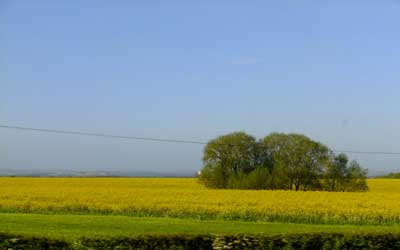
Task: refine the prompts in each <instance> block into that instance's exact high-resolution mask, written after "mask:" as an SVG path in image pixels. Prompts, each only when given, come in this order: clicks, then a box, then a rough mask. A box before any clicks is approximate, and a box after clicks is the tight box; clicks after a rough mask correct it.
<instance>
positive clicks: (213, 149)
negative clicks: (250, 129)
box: [200, 132, 257, 188]
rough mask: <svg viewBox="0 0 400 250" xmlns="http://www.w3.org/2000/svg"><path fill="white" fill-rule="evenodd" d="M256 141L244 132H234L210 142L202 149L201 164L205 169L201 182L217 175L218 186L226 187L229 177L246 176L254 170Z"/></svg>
mask: <svg viewBox="0 0 400 250" xmlns="http://www.w3.org/2000/svg"><path fill="white" fill-rule="evenodd" d="M256 148H257V142H256V139H255V138H254V137H253V136H251V135H248V134H246V133H244V132H235V133H231V134H227V135H223V136H219V137H218V138H216V139H214V140H211V141H210V142H209V143H208V144H207V145H206V147H205V149H204V156H203V162H204V164H205V166H206V167H205V168H204V169H203V171H206V173H203V171H202V174H201V175H200V177H201V180H202V181H203V182H205V180H204V179H205V178H211V176H212V175H218V178H220V181H218V186H219V187H222V188H227V187H228V180H229V178H230V177H231V176H233V175H235V174H238V173H244V174H248V173H250V172H251V171H252V170H254V169H255V167H256V163H257V149H256ZM213 178H217V177H213Z"/></svg>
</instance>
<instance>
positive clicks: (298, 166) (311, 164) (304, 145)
mask: <svg viewBox="0 0 400 250" xmlns="http://www.w3.org/2000/svg"><path fill="white" fill-rule="evenodd" d="M203 162H204V167H203V169H202V171H201V174H200V176H199V177H200V178H199V179H200V181H201V182H202V183H203V184H205V186H207V187H210V188H238V189H286V190H292V189H293V190H296V191H298V190H303V191H306V190H327V191H364V190H367V189H368V187H367V184H366V175H367V171H366V170H365V169H363V168H362V167H361V166H360V165H359V164H358V163H357V162H356V161H352V162H350V163H349V160H348V157H347V156H346V155H345V154H338V155H335V154H334V153H333V152H332V150H330V149H329V148H328V147H327V146H325V145H324V144H322V143H320V142H317V141H313V140H312V139H310V138H308V137H307V136H305V135H301V134H283V133H272V134H270V135H268V136H266V137H265V138H263V139H261V140H258V141H257V140H256V138H255V137H253V136H251V135H248V134H246V133H244V132H234V133H230V134H227V135H223V136H219V137H217V138H215V139H213V140H211V141H210V142H209V143H208V144H207V145H206V147H205V149H204V156H203Z"/></svg>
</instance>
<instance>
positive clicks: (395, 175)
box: [378, 172, 400, 179]
mask: <svg viewBox="0 0 400 250" xmlns="http://www.w3.org/2000/svg"><path fill="white" fill-rule="evenodd" d="M378 178H383V179H400V172H399V173H390V174H387V175H384V176H379V177H378Z"/></svg>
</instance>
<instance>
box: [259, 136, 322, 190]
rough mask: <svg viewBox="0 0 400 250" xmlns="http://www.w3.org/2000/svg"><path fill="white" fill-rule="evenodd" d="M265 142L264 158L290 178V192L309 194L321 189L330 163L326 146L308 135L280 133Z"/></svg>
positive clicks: (264, 140)
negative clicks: (321, 182)
mask: <svg viewBox="0 0 400 250" xmlns="http://www.w3.org/2000/svg"><path fill="white" fill-rule="evenodd" d="M262 142H263V145H264V147H265V150H264V154H265V155H268V157H266V158H269V159H270V160H269V161H270V162H272V166H273V168H274V167H275V166H279V167H280V168H281V172H283V173H284V174H285V175H286V176H287V178H288V180H289V184H288V188H289V189H292V188H294V189H295V190H307V189H313V188H314V187H315V186H319V185H320V181H319V179H320V177H321V175H322V173H323V168H324V165H325V164H327V162H328V159H329V150H328V148H327V147H326V146H325V145H323V144H321V143H319V142H315V141H313V140H311V139H310V138H308V137H306V136H304V135H299V134H279V133H273V134H271V135H269V136H267V137H265V138H264V139H263V141H262ZM272 178H274V176H273V177H272Z"/></svg>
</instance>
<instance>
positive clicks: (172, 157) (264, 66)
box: [0, 0, 400, 173]
mask: <svg viewBox="0 0 400 250" xmlns="http://www.w3.org/2000/svg"><path fill="white" fill-rule="evenodd" d="M399 13H400V2H398V1H394V0H393V1H389V0H383V1H372V0H371V1H369V0H359V1H358V0H343V1H340V0H339V1H316V0H315V1H293V0H291V1H289V0H279V1H251V3H250V2H249V1H227V0H221V1H207V0H205V1H183V0H182V1H173V0H171V1H156V0H153V1H75V0H69V1H40V0H39V1H11V0H3V1H1V2H0V66H1V68H0V124H3V125H15V126H25V127H36V128H50V129H63V130H78V131H84V132H98V133H110V134H118V135H128V136H140V137H157V138H166V139H182V140H200V141H208V140H210V139H212V138H214V137H216V136H218V135H222V134H225V133H229V132H233V131H245V132H247V133H249V134H252V135H254V136H255V137H257V138H262V137H264V136H265V135H267V134H269V133H271V132H285V133H289V132H292V133H302V134H305V135H307V136H309V137H311V138H312V139H315V140H318V141H321V142H323V143H324V144H326V145H328V146H329V147H331V148H332V149H336V150H360V151H390V152H400V130H399V128H400V108H399V107H400V101H399V100H400V99H399V97H400V74H399V72H400V71H399V70H400V46H399V44H400V32H399V29H398V27H399V23H400V15H399ZM202 150H203V146H202V145H188V144H173V143H154V142H142V141H132V140H130V141H128V140H120V139H111V138H97V137H84V136H72V135H57V134H44V133H33V132H26V131H16V130H7V129H4V128H3V129H1V128H0V168H4V169H30V170H43V169H46V170H81V171H93V170H109V171H116V170H120V171H127V170H142V171H154V172H171V173H172V172H174V173H175V172H182V173H183V172H185V173H187V172H195V171H197V170H199V169H200V168H201V166H202V162H201V158H202ZM349 156H350V158H351V159H355V160H358V161H359V162H360V163H361V164H362V165H363V166H364V167H367V168H368V169H369V170H370V172H379V171H391V170H395V169H398V168H400V156H399V155H397V156H388V155H357V154H351V155H349Z"/></svg>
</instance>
